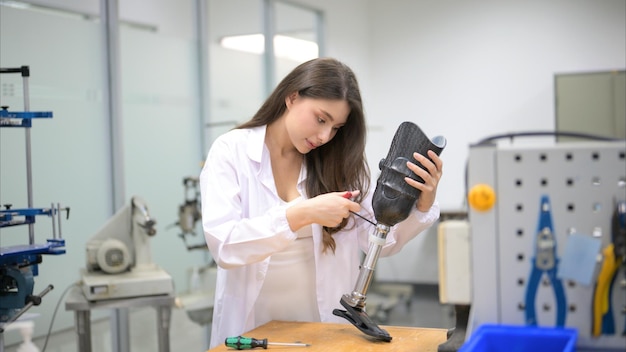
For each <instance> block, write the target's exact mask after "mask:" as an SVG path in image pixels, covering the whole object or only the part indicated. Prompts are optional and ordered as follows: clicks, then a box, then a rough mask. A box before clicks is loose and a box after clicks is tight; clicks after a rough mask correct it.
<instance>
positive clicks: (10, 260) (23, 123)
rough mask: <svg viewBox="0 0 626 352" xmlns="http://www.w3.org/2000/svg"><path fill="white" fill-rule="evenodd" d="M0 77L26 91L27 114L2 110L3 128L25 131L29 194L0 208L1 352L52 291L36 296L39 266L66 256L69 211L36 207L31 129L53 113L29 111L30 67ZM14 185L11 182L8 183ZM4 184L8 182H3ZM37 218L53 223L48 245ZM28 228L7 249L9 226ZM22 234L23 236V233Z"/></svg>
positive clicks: (5, 201) (6, 201)
mask: <svg viewBox="0 0 626 352" xmlns="http://www.w3.org/2000/svg"><path fill="white" fill-rule="evenodd" d="M0 73H1V74H11V73H16V74H21V76H22V81H23V88H24V111H21V112H15V111H10V110H9V108H8V107H7V106H3V107H2V110H0V128H11V129H16V130H18V129H23V131H24V132H25V141H26V143H25V144H26V188H27V189H26V192H27V207H26V208H14V207H13V206H12V204H10V202H14V201H17V200H10V199H2V204H3V209H0V231H2V232H1V233H0V234H1V235H2V238H0V244H2V246H1V247H0V351H3V350H4V338H3V336H4V331H5V329H7V328H8V327H9V325H10V324H11V323H13V322H15V321H16V320H18V319H19V318H20V317H22V315H23V314H24V313H25V312H26V311H27V310H29V309H30V308H32V307H33V306H37V305H39V304H41V302H42V297H43V296H44V295H46V294H47V293H48V292H49V291H50V290H52V289H53V286H52V285H48V286H47V287H46V288H45V289H43V290H42V291H41V292H39V293H38V294H35V293H33V290H34V285H35V281H34V278H35V276H37V275H38V273H39V271H38V266H39V264H41V263H42V256H43V255H59V254H65V248H64V247H65V240H64V239H63V238H62V233H61V222H62V216H61V213H62V212H63V211H66V215H67V216H69V208H63V207H61V205H60V204H58V203H57V204H56V205H55V204H51V206H50V207H49V208H35V207H33V191H32V187H33V186H32V167H31V163H32V161H31V138H30V137H31V135H30V129H31V126H32V124H33V120H35V119H40V118H52V112H49V111H48V112H34V111H29V95H28V88H29V86H28V78H29V77H30V69H29V67H28V66H21V67H18V68H1V69H0ZM8 181H9V182H11V181H10V180H8ZM3 182H6V180H4V179H3ZM37 216H47V217H49V218H50V219H51V220H52V238H48V239H47V240H46V242H45V243H36V241H35V227H34V225H35V221H36V218H37ZM20 226H25V227H27V229H28V238H27V239H25V240H24V241H18V242H21V243H20V244H17V245H9V246H4V243H14V242H15V241H16V239H15V238H11V239H8V240H7V239H5V238H4V236H7V235H14V233H11V232H13V231H11V230H8V228H9V227H20ZM20 235H21V234H20Z"/></svg>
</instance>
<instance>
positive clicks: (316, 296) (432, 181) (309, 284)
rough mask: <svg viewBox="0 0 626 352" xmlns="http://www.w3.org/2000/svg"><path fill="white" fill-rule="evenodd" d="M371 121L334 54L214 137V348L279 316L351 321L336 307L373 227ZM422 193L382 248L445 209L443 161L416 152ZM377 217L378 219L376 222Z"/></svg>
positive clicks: (396, 245)
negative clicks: (440, 192)
mask: <svg viewBox="0 0 626 352" xmlns="http://www.w3.org/2000/svg"><path fill="white" fill-rule="evenodd" d="M365 134H366V126H365V119H364V116H363V107H362V102H361V96H360V92H359V87H358V83H357V80H356V77H355V75H354V73H353V72H352V70H351V69H350V68H349V67H347V66H346V65H345V64H343V63H341V62H339V61H337V60H335V59H331V58H319V59H314V60H311V61H308V62H305V63H303V64H301V65H300V66H298V67H296V68H295V69H294V70H293V71H292V72H291V73H290V74H288V75H287V76H286V77H285V78H284V79H283V80H282V81H281V82H280V83H279V84H278V86H277V87H276V89H275V90H274V91H273V93H272V94H271V95H270V96H269V98H268V99H267V100H266V101H265V102H264V104H263V105H262V106H261V108H260V109H259V111H258V112H257V113H256V114H255V115H254V117H253V118H252V119H251V120H250V121H248V122H246V123H244V124H243V125H240V126H238V127H237V128H235V129H233V130H232V131H229V132H227V133H225V134H223V135H221V136H220V137H219V138H217V139H216V141H215V142H214V143H213V145H212V146H211V149H210V151H209V154H208V156H207V159H206V162H205V164H204V168H203V170H202V172H201V175H200V187H201V195H202V224H203V229H204V234H205V239H206V242H207V244H208V246H209V249H210V251H211V255H212V256H213V259H214V260H215V261H216V263H217V265H218V275H217V289H216V292H215V306H214V313H213V327H212V334H211V347H215V346H217V345H219V344H221V343H223V342H224V339H225V338H226V337H229V336H237V335H240V334H243V333H244V332H246V331H249V330H251V329H253V328H255V327H257V326H259V325H262V324H264V323H266V322H268V321H270V320H287V321H322V322H343V323H345V322H346V321H345V320H344V319H342V318H339V317H336V316H334V315H333V313H332V311H333V309H334V308H341V306H340V304H339V301H340V299H341V296H342V295H343V294H344V293H348V292H351V290H352V289H353V288H354V284H355V283H356V279H357V277H358V275H359V265H360V264H361V263H360V258H361V256H360V254H361V251H367V246H368V235H369V233H370V231H372V230H373V227H372V225H371V224H370V223H368V222H366V221H364V220H362V219H360V218H358V217H355V216H354V215H352V214H351V213H350V212H355V213H360V214H361V215H364V216H365V217H366V218H370V219H371V218H373V211H372V207H371V203H372V202H371V197H372V194H373V193H374V192H373V189H372V188H371V185H372V184H375V182H371V180H370V175H369V168H368V165H367V161H366V158H365V152H364V151H365ZM414 156H415V158H416V162H419V163H421V164H422V165H423V166H424V167H425V168H426V170H428V171H425V170H423V169H421V168H420V167H418V166H417V165H416V164H417V163H412V162H410V163H408V167H409V168H410V169H411V170H412V171H413V172H415V173H416V174H417V175H418V176H420V177H421V178H422V179H423V180H424V183H418V182H415V181H413V180H411V179H409V178H407V182H408V183H409V184H410V185H411V186H413V187H415V188H417V189H419V190H420V191H421V195H420V197H419V199H418V201H417V202H416V205H415V209H414V210H413V211H412V213H411V215H410V216H409V217H408V218H407V219H406V220H405V221H403V222H401V223H399V224H397V225H396V226H394V228H393V229H392V230H391V231H390V232H389V234H388V236H387V243H386V245H385V246H384V247H383V249H382V251H381V256H385V255H391V254H394V253H397V252H398V251H399V250H400V249H401V248H402V246H404V244H406V243H407V242H408V241H409V240H410V239H412V238H414V237H415V236H416V235H417V234H418V233H420V232H422V231H423V230H425V229H426V228H428V227H429V226H430V225H432V224H433V223H434V222H435V221H436V220H437V219H438V217H439V207H438V205H437V204H436V202H435V195H436V191H437V184H438V182H439V179H440V178H441V175H442V161H441V160H440V159H439V157H438V156H437V155H436V154H435V153H433V152H430V151H429V155H428V156H429V157H430V159H431V160H433V161H432V162H431V161H430V160H428V159H427V158H426V157H425V156H422V155H419V154H417V153H415V154H414ZM372 220H373V219H372Z"/></svg>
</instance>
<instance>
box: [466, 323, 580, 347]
mask: <svg viewBox="0 0 626 352" xmlns="http://www.w3.org/2000/svg"><path fill="white" fill-rule="evenodd" d="M577 338H578V331H577V330H576V329H572V328H551V327H535V326H516V325H491V324H485V325H481V326H479V327H478V329H476V331H475V332H474V333H473V334H472V336H470V338H469V340H468V341H467V342H466V343H465V344H464V345H463V346H461V348H460V349H459V352H479V351H480V352H500V351H506V352H522V351H531V352H574V351H575V350H576V339H577Z"/></svg>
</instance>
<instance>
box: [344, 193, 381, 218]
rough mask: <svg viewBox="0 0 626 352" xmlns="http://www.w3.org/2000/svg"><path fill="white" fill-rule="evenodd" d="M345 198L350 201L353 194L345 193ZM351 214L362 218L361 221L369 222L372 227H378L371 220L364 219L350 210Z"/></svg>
mask: <svg viewBox="0 0 626 352" xmlns="http://www.w3.org/2000/svg"><path fill="white" fill-rule="evenodd" d="M343 197H344V198H346V199H350V198H352V192H346V193H344V195H343ZM350 212H351V213H352V214H354V215H356V216H358V217H360V218H361V219H363V220H365V221H367V222H369V223H370V224H372V225H374V226H376V223H374V222H373V221H371V220H369V219H366V218H365V217H363V215H361V214H359V213H355V212H353V211H352V210H350Z"/></svg>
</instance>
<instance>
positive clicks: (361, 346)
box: [209, 321, 447, 352]
mask: <svg viewBox="0 0 626 352" xmlns="http://www.w3.org/2000/svg"><path fill="white" fill-rule="evenodd" d="M381 328H383V329H385V330H387V332H388V333H389V335H391V337H392V340H391V342H383V341H376V340H374V339H373V338H371V337H369V336H368V335H365V334H364V333H362V332H361V331H360V330H359V329H357V328H356V327H354V326H353V325H352V324H333V323H301V322H285V321H271V322H269V323H267V324H265V325H262V326H259V327H258V328H256V329H254V330H252V331H249V332H247V333H245V334H243V336H246V337H254V338H258V339H263V338H267V339H268V341H269V342H302V343H308V344H310V345H311V346H309V347H284V346H268V350H276V351H294V352H300V351H301V352H353V351H358V352H379V351H381V352H382V351H385V352H393V351H398V352H399V351H402V352H404V351H423V352H429V351H432V352H436V351H437V346H439V345H440V344H442V343H443V342H445V341H446V332H447V330H445V329H430V328H414V327H398V326H381ZM255 350H259V351H262V350H263V349H261V348H258V349H255ZM222 351H234V349H232V348H228V347H226V346H225V345H223V344H222V345H221V346H218V347H215V348H213V349H211V350H209V352H222Z"/></svg>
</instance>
